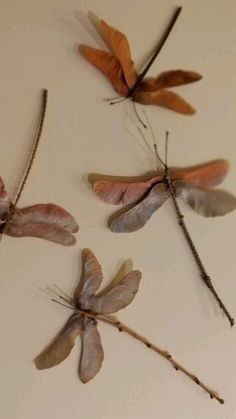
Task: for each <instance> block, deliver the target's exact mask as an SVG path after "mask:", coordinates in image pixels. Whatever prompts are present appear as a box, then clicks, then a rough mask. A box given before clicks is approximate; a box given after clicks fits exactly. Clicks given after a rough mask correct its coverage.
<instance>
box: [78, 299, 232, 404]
mask: <svg viewBox="0 0 236 419" xmlns="http://www.w3.org/2000/svg"><path fill="white" fill-rule="evenodd" d="M70 308H71V307H70ZM76 312H78V313H80V314H81V315H83V316H86V317H89V318H91V319H95V320H99V321H101V322H103V323H107V324H109V325H110V326H113V327H115V328H116V329H118V330H119V332H124V333H126V334H128V335H129V336H131V337H132V338H134V339H136V340H138V341H139V342H141V343H143V344H144V345H145V346H146V347H147V348H149V349H151V350H152V351H154V352H156V353H158V354H159V355H161V356H162V357H163V358H165V359H166V360H167V361H168V362H169V363H170V364H171V365H172V366H173V367H174V369H175V370H176V371H181V372H182V373H183V374H184V375H185V376H186V377H188V378H189V379H190V380H192V381H193V382H194V383H195V384H197V385H199V386H200V387H201V388H202V389H203V390H204V391H205V392H206V393H208V394H209V396H210V398H211V399H215V400H217V401H218V402H219V403H221V404H224V399H222V398H221V397H220V396H219V394H218V393H217V392H216V391H215V390H213V389H211V388H210V387H208V386H207V385H206V384H204V383H203V382H202V381H201V380H199V378H198V377H197V376H196V375H195V374H193V373H191V372H190V371H188V370H187V369H186V368H185V367H183V366H182V365H181V364H179V362H177V361H176V360H175V359H174V358H173V357H172V355H171V354H170V353H169V352H168V351H166V350H163V349H161V348H159V347H158V346H157V345H154V344H153V343H151V342H149V340H147V339H146V338H145V337H144V336H142V335H140V334H139V333H137V332H135V331H134V330H133V329H131V328H130V327H128V326H126V325H125V324H123V323H121V322H120V321H119V320H114V319H113V318H112V317H111V316H109V315H108V316H103V315H100V314H95V313H90V312H87V311H84V310H80V309H76Z"/></svg>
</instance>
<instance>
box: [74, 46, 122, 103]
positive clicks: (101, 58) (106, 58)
mask: <svg viewBox="0 0 236 419" xmlns="http://www.w3.org/2000/svg"><path fill="white" fill-rule="evenodd" d="M79 52H80V54H81V55H82V56H83V57H84V58H86V60H87V61H89V62H90V63H91V64H92V65H93V66H94V67H96V68H97V69H98V70H100V71H101V72H102V73H103V74H104V76H106V77H107V79H108V80H109V81H110V82H111V84H112V85H113V87H114V89H115V90H116V91H117V93H119V94H120V95H121V96H126V94H127V93H128V90H129V89H128V86H127V85H126V83H125V81H124V80H123V70H122V67H121V65H120V63H119V61H118V60H117V59H116V58H115V57H114V56H113V55H111V54H110V53H108V52H105V51H101V50H99V49H95V48H91V47H89V46H87V45H80V46H79Z"/></svg>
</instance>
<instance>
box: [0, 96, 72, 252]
mask: <svg viewBox="0 0 236 419" xmlns="http://www.w3.org/2000/svg"><path fill="white" fill-rule="evenodd" d="M47 99H48V91H47V90H43V92H42V109H41V117H40V121H39V126H38V130H37V135H36V139H35V142H34V145H33V148H32V152H31V156H30V159H29V163H28V164H27V167H26V171H25V174H24V176H23V180H22V182H21V183H20V186H19V188H18V192H17V195H16V197H15V199H14V200H10V199H9V197H8V194H7V192H6V189H5V186H4V183H3V180H2V179H1V178H0V238H1V237H2V235H3V233H4V234H7V235H9V236H12V237H23V236H30V237H38V238H42V239H46V240H49V241H52V242H55V243H58V244H62V245H64V246H72V245H74V244H75V243H76V238H75V236H74V235H73V234H74V233H77V232H78V230H79V226H78V224H77V223H76V221H75V219H74V218H73V217H72V215H70V214H69V213H68V212H67V211H65V210H64V209H63V208H61V207H59V206H57V205H55V204H38V205H32V206H30V207H25V208H19V207H18V202H19V199H20V197H21V194H22V192H23V189H24V187H25V184H26V181H27V179H28V177H29V174H30V171H31V168H32V165H33V162H34V158H35V156H36V152H37V149H38V145H39V141H40V138H41V134H42V129H43V124H44V120H45V115H46V109H47Z"/></svg>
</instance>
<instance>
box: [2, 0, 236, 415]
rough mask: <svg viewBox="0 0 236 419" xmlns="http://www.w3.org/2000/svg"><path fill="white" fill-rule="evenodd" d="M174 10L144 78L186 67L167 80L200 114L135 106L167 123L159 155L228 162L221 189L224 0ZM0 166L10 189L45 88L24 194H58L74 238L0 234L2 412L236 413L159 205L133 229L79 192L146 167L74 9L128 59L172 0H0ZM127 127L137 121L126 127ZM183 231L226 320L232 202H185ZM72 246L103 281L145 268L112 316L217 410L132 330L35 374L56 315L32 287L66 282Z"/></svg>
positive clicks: (233, 116)
mask: <svg viewBox="0 0 236 419" xmlns="http://www.w3.org/2000/svg"><path fill="white" fill-rule="evenodd" d="M180 3H181V5H183V6H184V9H183V12H182V14H181V17H180V18H179V20H178V23H177V24H176V26H175V29H174V30H173V33H172V35H171V37H170V39H169V40H168V43H167V44H166V46H165V48H164V49H163V51H162V53H161V55H160V56H159V58H158V60H157V61H156V62H155V64H154V65H153V67H152V69H151V70H150V75H156V74H157V73H158V72H160V71H163V70H167V69H173V68H185V69H193V70H196V71H199V72H201V73H202V74H203V76H204V78H203V80H202V81H201V82H199V83H195V84H193V85H191V86H186V87H180V88H178V89H176V91H177V90H178V91H179V92H180V94H183V96H184V97H185V98H187V99H188V100H189V101H190V102H191V103H192V104H193V105H195V106H196V108H197V109H198V113H197V114H196V116H194V117H181V116H179V115H177V114H174V113H171V112H168V111H165V110H162V109H160V108H154V107H153V108H151V107H149V108H148V109H147V108H146V109H147V112H148V115H149V118H150V119H151V121H152V125H153V129H154V131H155V133H156V136H157V139H158V141H159V144H160V147H162V146H163V144H164V142H163V139H164V131H165V130H166V129H169V130H170V132H171V143H170V152H169V160H170V163H171V164H174V165H183V166H184V165H190V164H196V163H198V162H204V161H207V160H211V159H214V158H217V157H224V158H227V159H229V160H230V161H231V163H232V167H231V170H230V173H229V175H228V177H227V179H226V180H225V182H224V185H223V187H224V188H226V189H227V190H229V191H231V192H236V181H235V179H236V155H235V150H236V146H235V133H236V94H235V90H236V58H235V57H236V47H235V37H236V25H235V13H236V3H235V1H234V0H228V1H227V2H222V1H220V0H214V1H213V0H198V1H197V0H182V1H180ZM0 5H1V13H0V57H1V69H0V74H1V79H0V98H1V110H0V138H1V142H0V144H1V145H0V147H1V151H0V162H1V163H0V164H1V171H0V172H1V176H2V177H3V179H4V180H5V183H6V185H7V188H8V191H9V192H11V193H13V191H14V188H15V186H16V184H17V180H18V178H19V174H20V173H21V169H22V165H23V164H24V161H25V158H26V151H27V149H28V147H29V144H30V143H31V141H32V135H33V132H34V126H35V121H36V120H37V115H38V109H39V102H40V89H42V88H48V90H49V107H48V113H47V117H46V124H45V129H44V132H43V138H42V142H41V144H40V148H39V152H38V154H37V158H36V161H35V164H34V167H33V170H32V174H31V177H30V179H29V181H28V183H27V186H26V189H25V191H24V194H23V196H22V200H21V204H22V206H23V205H29V204H32V203H39V202H50V201H52V202H55V203H57V204H59V205H62V206H64V207H65V208H67V209H68V210H69V211H71V213H72V214H74V215H75V216H76V218H77V219H78V222H79V224H80V232H79V235H78V244H77V246H76V247H74V248H63V247H60V246H57V245H53V244H51V243H49V242H46V241H43V240H38V239H18V240H17V239H12V238H8V237H4V239H3V240H2V242H1V249H0V261H1V281H0V330H1V344H0V359H1V362H0V394H1V404H0V412H1V417H2V418H4V419H43V418H45V419H48V418H53V419H54V418H57V419H64V418H65V417H68V418H70V419H77V418H81V419H82V418H83V419H84V418H86V419H93V418H95V417H96V418H98V419H126V418H127V419H139V418H140V419H141V418H144V417H147V418H148V419H154V418H155V419H156V418H157V417H158V418H160V419H173V418H178V419H185V418H186V419H189V418H191V419H199V418H204V419H213V418H214V419H223V418H224V419H229V418H231V419H233V418H235V417H236V401H235V383H236V362H235V350H236V338H235V329H232V330H231V329H230V327H229V325H228V323H227V321H226V320H225V319H223V318H222V316H221V314H220V313H219V311H218V309H217V307H216V304H215V303H214V301H213V300H212V298H211V296H209V294H208V292H207V291H206V289H205V287H204V285H203V284H202V283H201V281H200V280H199V276H198V272H197V268H196V266H195V264H194V262H193V260H192V257H191V255H190V253H189V250H188V248H187V245H186V244H185V242H184V238H183V236H182V234H181V232H180V231H179V227H178V225H177V223H176V220H175V215H174V212H173V209H172V206H171V203H169V204H167V205H165V207H163V208H162V209H160V210H159V211H158V213H156V214H155V215H154V216H153V218H152V219H151V221H150V222H149V223H148V224H147V226H146V227H145V228H144V229H142V230H140V231H139V232H137V233H135V234H130V235H125V236H124V235H115V234H113V233H111V232H110V231H109V230H108V229H107V228H106V225H105V220H106V218H107V216H108V215H110V214H111V213H112V212H113V211H114V207H112V206H109V205H106V204H103V203H102V202H101V201H99V199H98V198H97V197H96V196H95V194H94V193H93V192H92V191H91V189H90V187H89V185H88V182H87V175H88V174H89V173H91V172H100V173H105V174H114V175H139V174H142V173H144V172H145V171H148V170H150V169H152V168H153V162H152V161H151V160H150V158H149V156H148V155H147V154H145V153H144V152H143V151H142V148H140V147H139V145H138V141H139V138H138V136H137V134H136V133H135V135H136V138H137V140H134V139H133V138H131V137H130V136H129V135H128V133H127V131H126V130H125V129H124V128H125V126H126V125H127V124H126V123H125V115H126V113H127V109H128V105H127V104H122V105H119V106H118V105H117V106H116V107H109V105H107V103H106V102H105V101H103V99H104V98H106V97H111V96H113V94H114V92H113V90H112V88H111V87H110V85H109V83H108V82H107V81H106V80H105V79H104V78H103V77H102V75H101V74H100V73H99V72H97V71H96V70H95V69H93V68H92V67H91V66H89V64H87V63H86V62H85V61H84V60H83V59H82V58H81V57H79V56H78V55H77V53H76V52H75V50H76V46H77V44H78V43H80V42H82V43H88V44H91V45H94V46H98V45H100V40H99V39H98V37H97V35H96V34H95V33H94V32H93V30H92V28H91V27H90V25H89V23H88V21H87V17H86V12H87V11H88V10H93V11H94V12H95V13H96V14H97V15H99V16H101V17H103V18H104V19H106V20H107V21H108V22H109V23H110V24H113V25H114V26H116V27H118V28H119V29H120V30H122V31H124V32H125V33H126V34H127V36H128V38H129V40H130V43H131V47H132V53H133V57H134V60H135V62H136V63H138V64H140V63H141V61H142V58H143V57H144V56H145V55H146V54H147V52H148V51H149V50H150V49H151V47H153V46H154V45H155V42H156V40H157V39H158V38H159V37H160V35H161V33H162V31H163V29H164V27H165V25H166V24H167V22H168V20H169V18H170V16H171V13H172V11H173V8H174V6H175V2H172V1H170V0H168V1H166V0H158V1H156V0H149V1H148V2H143V1H141V0H136V1H135V0H126V1H124V0H120V1H114V0H113V1H108V0H100V1H99V0H88V1H83V0H81V1H78V0H76V1H75V0H41V1H39V0H36V1H34V2H32V1H30V0H21V1H14V2H5V1H3V0H2V1H1V2H0ZM128 124H129V128H130V127H131V129H132V131H133V132H135V129H134V127H132V124H131V122H128ZM182 208H183V210H184V212H185V214H186V221H187V223H188V225H189V229H190V231H191V233H192V235H193V237H194V238H195V241H196V244H197V246H198V248H199V251H200V253H201V255H202V258H203V260H204V262H205V263H206V266H207V268H208V270H209V272H210V273H211V275H212V278H213V281H214V283H215V286H216V288H217V289H218V291H219V293H220V294H221V295H222V298H223V299H224V301H225V302H226V303H227V306H228V307H229V309H230V310H231V311H232V313H234V315H235V317H236V297H235V296H236V281H235V277H236V265H235V213H232V214H229V215H228V216H226V217H223V218H219V219H204V218H202V217H200V216H197V215H196V214H195V213H193V212H192V211H191V210H190V209H188V208H187V207H182ZM84 247H90V248H92V249H93V251H94V252H95V253H96V255H97V257H98V258H99V260H100V261H101V263H102V265H103V268H104V276H105V279H104V282H105V283H107V282H108V281H109V280H110V278H111V277H112V276H113V274H114V273H115V271H116V270H117V269H118V267H119V266H120V264H121V262H122V261H123V260H124V259H127V258H131V259H132V260H133V263H134V266H135V268H137V269H140V270H141V271H142V272H143V279H142V284H141V287H140V292H139V294H138V295H137V297H136V298H135V300H134V301H133V303H132V304H131V305H130V307H129V308H127V309H126V310H123V311H122V312H121V313H120V318H121V320H122V321H124V322H126V323H127V324H129V325H131V326H132V327H134V328H135V329H137V330H138V331H140V333H143V334H144V335H146V336H147V337H149V338H150V339H151V340H152V341H153V342H156V343H158V344H160V345H161V346H163V347H164V348H168V349H169V350H170V351H171V352H172V353H173V354H174V355H176V357H177V358H178V359H179V360H180V361H181V362H182V363H183V364H185V365H186V367H188V368H190V369H192V370H193V371H194V372H196V373H197V374H198V375H199V377H201V378H202V379H203V380H204V381H205V382H206V383H208V384H209V385H210V386H212V387H213V388H216V389H218V390H219V392H220V394H221V395H222V396H223V397H224V398H225V401H226V403H225V405H224V406H221V405H220V404H218V403H217V402H216V401H214V400H210V398H208V397H207V396H206V394H205V393H204V392H203V391H202V390H201V389H200V388H199V387H197V386H196V385H194V384H193V383H191V382H189V381H188V380H187V379H185V377H183V376H182V375H181V374H180V373H176V372H175V371H174V370H173V369H171V368H170V367H169V365H168V364H167V363H166V362H165V361H164V360H162V359H161V358H160V357H158V356H157V355H155V354H154V353H152V352H149V351H148V350H147V349H145V348H144V347H143V346H142V345H139V344H138V343H136V342H135V341H132V340H131V339H130V338H129V337H127V336H125V335H122V334H118V333H117V332H116V331H115V330H112V328H109V326H106V325H101V326H100V328H99V330H100V332H101V335H102V339H103V345H104V349H105V360H104V364H103V368H102V370H101V372H100V373H99V374H98V375H97V377H96V378H95V379H94V380H93V381H92V382H91V383H89V384H87V385H83V384H81V383H80V381H79V379H78V376H77V366H78V354H79V343H78V346H77V345H76V347H75V348H74V350H73V353H72V354H71V356H70V357H69V358H68V359H67V360H66V361H65V362H64V363H62V364H61V365H60V366H58V367H56V368H53V369H51V370H48V371H43V372H39V371H37V370H36V369H35V366H34V364H33V359H34V357H35V356H36V355H37V354H38V352H39V351H40V350H41V349H43V347H44V346H45V345H46V344H47V343H48V342H49V340H50V339H51V338H52V337H53V336H54V335H55V333H56V332H57V331H58V330H59V328H60V327H61V325H62V324H63V323H64V322H65V320H66V319H67V317H68V315H69V313H68V312H67V310H66V309H64V308H62V307H60V306H57V305H55V304H53V303H51V302H50V299H49V297H48V296H47V295H46V294H45V293H43V292H42V291H41V288H43V287H44V285H45V284H46V283H53V282H57V284H58V285H60V286H61V287H62V288H63V289H65V291H67V292H71V291H72V290H73V289H74V287H75V284H76V283H77V280H78V277H79V263H78V261H79V255H80V250H81V249H82V248H84Z"/></svg>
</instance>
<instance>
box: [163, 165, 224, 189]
mask: <svg viewBox="0 0 236 419" xmlns="http://www.w3.org/2000/svg"><path fill="white" fill-rule="evenodd" d="M228 171H229V162H228V161H227V160H223V159H218V160H212V161H209V162H207V163H203V164H198V165H196V166H190V167H186V168H177V167H176V168H171V176H172V178H173V179H179V180H183V181H185V182H188V183H190V184H191V185H193V186H196V187H200V188H210V187H212V186H216V185H218V184H220V183H221V182H222V181H223V180H224V178H225V176H226V175H227V173H228Z"/></svg>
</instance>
